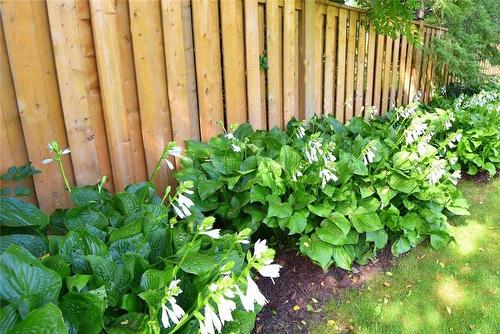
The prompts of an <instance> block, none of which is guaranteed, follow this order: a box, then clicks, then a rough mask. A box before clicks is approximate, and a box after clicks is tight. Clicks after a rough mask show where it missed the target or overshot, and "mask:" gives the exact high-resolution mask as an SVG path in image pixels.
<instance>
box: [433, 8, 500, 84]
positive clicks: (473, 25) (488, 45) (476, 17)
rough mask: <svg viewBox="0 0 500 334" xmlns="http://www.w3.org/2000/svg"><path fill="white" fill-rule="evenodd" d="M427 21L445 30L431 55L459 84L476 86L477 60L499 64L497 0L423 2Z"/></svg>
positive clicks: (478, 76) (479, 78)
mask: <svg viewBox="0 0 500 334" xmlns="http://www.w3.org/2000/svg"><path fill="white" fill-rule="evenodd" d="M425 6H426V15H427V17H426V21H427V22H429V23H431V24H436V25H440V26H443V27H446V28H448V32H447V33H446V34H445V35H443V37H442V38H440V39H436V40H434V42H433V43H432V45H431V50H430V51H431V52H432V53H433V54H435V55H436V56H437V57H436V58H437V61H438V64H439V65H444V64H447V65H448V66H449V73H450V74H452V75H454V76H456V77H457V78H458V79H459V80H460V81H462V82H468V83H469V84H471V85H473V86H475V85H479V84H480V83H481V82H482V81H483V80H484V76H483V75H482V74H481V72H480V65H479V62H480V61H485V60H486V61H488V62H490V63H491V64H493V65H499V64H500V52H499V49H498V48H499V41H500V21H499V18H500V6H498V1H497V0H426V3H425Z"/></svg>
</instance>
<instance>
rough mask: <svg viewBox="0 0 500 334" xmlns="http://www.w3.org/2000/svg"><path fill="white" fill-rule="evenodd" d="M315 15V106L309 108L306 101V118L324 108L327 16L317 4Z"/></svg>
mask: <svg viewBox="0 0 500 334" xmlns="http://www.w3.org/2000/svg"><path fill="white" fill-rule="evenodd" d="M313 9H314V6H313ZM315 11H316V12H315V16H314V29H315V31H314V34H313V36H314V44H313V45H312V47H313V48H314V58H313V59H314V60H313V62H314V68H313V71H314V75H313V79H314V86H313V88H314V91H313V101H314V103H313V106H312V110H308V109H307V108H309V107H308V106H307V103H306V118H310V117H312V116H313V115H314V114H316V115H321V110H322V106H323V95H324V94H323V80H324V78H323V69H324V67H323V64H324V62H323V57H324V54H325V50H324V43H323V41H324V38H325V36H324V34H325V33H324V32H325V30H324V28H325V16H324V15H323V13H322V12H321V7H320V6H316V9H315ZM306 36H308V35H307V31H306ZM307 39H309V40H312V39H311V38H306V45H305V50H306V52H307V49H308V48H309V47H311V46H309V45H307Z"/></svg>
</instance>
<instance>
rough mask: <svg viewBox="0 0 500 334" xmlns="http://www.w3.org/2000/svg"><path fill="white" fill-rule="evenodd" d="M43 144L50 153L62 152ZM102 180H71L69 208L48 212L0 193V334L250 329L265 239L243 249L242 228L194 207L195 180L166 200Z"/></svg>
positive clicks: (270, 272) (261, 300)
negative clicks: (110, 187)
mask: <svg viewBox="0 0 500 334" xmlns="http://www.w3.org/2000/svg"><path fill="white" fill-rule="evenodd" d="M50 148H51V150H52V151H53V152H54V158H53V159H47V160H46V161H45V162H46V163H48V162H50V161H54V160H55V161H56V162H61V159H62V157H63V155H64V154H67V153H69V150H61V149H60V148H59V146H58V145H57V143H51V144H50ZM169 152H170V153H174V152H178V150H177V149H176V148H175V147H174V146H173V145H170V146H169V147H168V148H167V149H166V150H165V153H164V156H163V157H162V158H165V157H166V155H167V154H168V153H169ZM60 166H61V168H62V164H60ZM62 171H63V170H62ZM63 175H64V173H63ZM104 181H105V178H104V179H103V180H102V181H101V182H100V183H99V184H97V185H95V186H83V187H72V186H70V185H69V184H67V188H68V190H69V191H70V195H71V199H72V201H73V203H74V205H75V206H74V207H73V208H70V209H64V210H56V211H55V212H54V213H53V214H52V215H51V216H50V217H49V216H47V215H46V214H45V213H43V212H42V211H41V210H40V209H38V208H37V207H35V206H33V205H32V204H29V203H26V202H23V201H20V200H18V199H16V198H6V197H0V226H1V227H2V231H1V232H2V233H1V236H0V252H1V255H0V298H1V302H2V309H1V317H0V333H25V332H26V333H27V332H31V333H35V332H36V333H42V332H43V333H54V334H58V333H68V332H70V333H86V334H91V333H101V332H107V333H160V332H161V333H174V332H179V333H193V332H196V331H198V330H201V332H202V333H214V331H217V332H221V331H222V332H230V331H231V328H234V327H235V326H238V327H239V328H240V331H241V333H250V332H251V330H252V328H253V323H254V321H255V311H258V310H260V307H261V306H262V305H264V304H265V303H266V299H265V297H264V296H263V295H262V294H261V293H260V292H259V290H258V288H257V286H256V284H255V282H254V281H253V280H252V278H251V274H252V270H256V271H259V272H260V274H261V275H262V276H265V277H271V278H275V277H278V276H279V269H280V266H279V265H277V264H272V262H273V257H274V250H272V249H269V248H268V247H267V246H266V241H265V240H264V241H258V242H257V243H256V244H255V247H254V251H253V252H250V251H249V250H248V245H247V244H248V243H249V242H248V240H247V239H248V237H249V235H250V231H249V230H245V229H243V230H241V231H240V232H239V233H224V234H221V230H220V229H217V228H214V222H215V219H214V218H213V217H204V216H200V215H192V214H191V211H192V209H193V203H192V202H191V201H190V200H189V199H188V198H187V197H186V195H189V194H190V193H192V190H191V188H192V187H193V185H192V183H190V182H184V183H181V184H180V185H179V186H178V187H177V189H176V191H175V192H174V193H173V194H170V190H169V189H167V192H166V194H165V196H164V197H163V198H161V197H159V196H158V195H157V193H156V190H155V188H154V185H153V183H151V182H142V183H138V184H133V185H130V186H128V187H127V188H126V190H125V191H123V192H119V193H116V194H111V193H110V192H109V191H107V190H106V189H104V188H103V187H102V186H103V184H104ZM172 208H175V209H174V210H172ZM176 212H178V214H177V215H176V214H175V213H176ZM49 231H51V233H49ZM54 233H57V234H54Z"/></svg>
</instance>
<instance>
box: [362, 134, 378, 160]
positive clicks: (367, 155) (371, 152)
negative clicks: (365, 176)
mask: <svg viewBox="0 0 500 334" xmlns="http://www.w3.org/2000/svg"><path fill="white" fill-rule="evenodd" d="M376 143H377V142H376V141H375V140H372V141H370V142H369V143H368V145H366V147H365V149H364V150H363V162H364V164H365V166H367V165H368V164H371V163H372V162H373V160H374V159H375V153H376V152H377V147H376V146H375V145H376Z"/></svg>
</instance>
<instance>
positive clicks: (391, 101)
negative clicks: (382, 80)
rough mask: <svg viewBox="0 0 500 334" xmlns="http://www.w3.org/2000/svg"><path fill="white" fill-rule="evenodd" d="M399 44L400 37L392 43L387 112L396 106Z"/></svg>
mask: <svg viewBox="0 0 500 334" xmlns="http://www.w3.org/2000/svg"><path fill="white" fill-rule="evenodd" d="M400 43H401V36H398V38H396V40H395V41H394V51H393V54H392V77H391V94H390V96H389V110H390V109H392V108H394V107H395V106H396V92H397V89H398V65H399V47H400Z"/></svg>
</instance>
